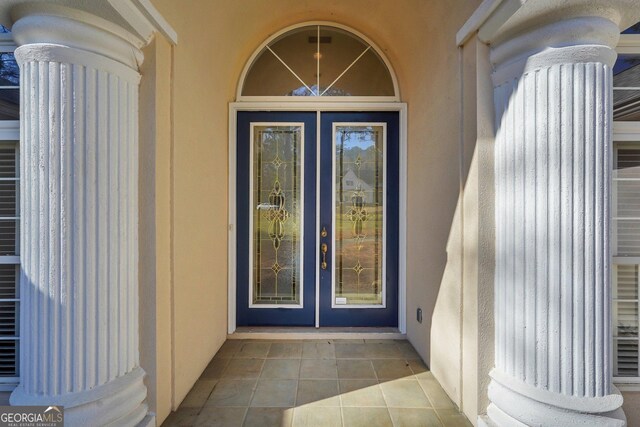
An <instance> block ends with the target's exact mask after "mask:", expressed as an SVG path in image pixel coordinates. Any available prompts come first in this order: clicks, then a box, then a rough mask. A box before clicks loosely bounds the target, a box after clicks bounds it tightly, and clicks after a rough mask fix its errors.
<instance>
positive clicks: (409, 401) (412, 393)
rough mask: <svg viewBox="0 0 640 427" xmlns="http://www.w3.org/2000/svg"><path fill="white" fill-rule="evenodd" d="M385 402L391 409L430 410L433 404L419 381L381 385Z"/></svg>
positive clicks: (390, 382) (400, 381) (399, 381)
mask: <svg viewBox="0 0 640 427" xmlns="http://www.w3.org/2000/svg"><path fill="white" fill-rule="evenodd" d="M380 387H381V388H382V394H383V395H384V400H385V401H386V402H387V406H388V407H390V408H430V407H431V403H430V402H429V400H428V399H427V396H426V395H425V394H424V392H423V391H422V388H421V387H420V384H418V380H393V381H388V382H383V383H380Z"/></svg>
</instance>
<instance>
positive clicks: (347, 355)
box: [336, 342, 368, 359]
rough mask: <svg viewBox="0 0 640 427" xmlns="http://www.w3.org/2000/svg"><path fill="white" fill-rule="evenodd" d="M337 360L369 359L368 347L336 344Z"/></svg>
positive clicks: (353, 344) (354, 344)
mask: <svg viewBox="0 0 640 427" xmlns="http://www.w3.org/2000/svg"><path fill="white" fill-rule="evenodd" d="M336 358H337V359H367V358H368V356H367V345H366V344H364V343H362V344H359V343H358V344H356V343H340V342H336Z"/></svg>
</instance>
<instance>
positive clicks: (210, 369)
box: [200, 358, 231, 379]
mask: <svg viewBox="0 0 640 427" xmlns="http://www.w3.org/2000/svg"><path fill="white" fill-rule="evenodd" d="M230 360H231V359H227V358H224V359H216V358H214V359H212V360H211V362H209V365H208V366H207V367H206V368H205V370H204V372H203V373H202V375H201V376H200V379H218V378H222V374H223V373H224V370H225V369H226V368H227V365H228V364H229V361H230Z"/></svg>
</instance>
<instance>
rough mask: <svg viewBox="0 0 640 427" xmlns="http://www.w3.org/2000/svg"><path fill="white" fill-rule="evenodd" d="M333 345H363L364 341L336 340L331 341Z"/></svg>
mask: <svg viewBox="0 0 640 427" xmlns="http://www.w3.org/2000/svg"><path fill="white" fill-rule="evenodd" d="M333 343H334V344H364V339H360V338H358V339H337V340H333Z"/></svg>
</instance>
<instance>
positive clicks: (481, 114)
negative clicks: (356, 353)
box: [431, 39, 494, 424]
mask: <svg viewBox="0 0 640 427" xmlns="http://www.w3.org/2000/svg"><path fill="white" fill-rule="evenodd" d="M459 54H460V58H459V60H460V62H459V66H460V67H461V73H462V79H461V80H460V81H459V82H458V84H459V85H460V87H459V90H458V97H459V100H460V103H459V108H463V112H462V116H463V117H462V121H461V124H462V131H463V134H462V135H459V136H458V138H459V140H458V144H459V152H460V153H461V155H460V156H459V158H458V159H459V163H458V165H457V170H458V173H459V185H460V187H459V201H458V205H457V207H456V214H455V216H454V222H453V224H452V226H451V228H450V231H449V232H450V235H449V241H448V245H447V255H448V257H447V259H448V261H447V264H446V267H445V274H444V276H443V279H442V282H441V284H440V290H439V294H438V298H437V300H436V307H435V311H434V315H433V323H432V327H431V346H432V352H431V370H432V371H433V373H434V375H435V376H436V378H438V380H439V381H440V383H441V384H442V386H443V388H444V389H445V390H446V391H447V393H448V394H449V396H450V397H451V399H452V400H453V401H454V402H455V403H456V404H457V405H458V406H459V408H460V409H461V410H462V411H463V412H464V413H465V414H466V415H467V417H468V418H469V420H471V422H473V423H474V424H475V423H476V422H477V415H478V414H479V413H483V412H484V410H485V409H486V407H487V404H488V401H487V385H488V379H489V377H488V373H489V370H490V369H491V367H492V366H493V263H494V259H493V240H494V236H493V228H494V226H493V197H494V196H493V138H494V126H493V123H494V120H493V116H494V115H493V94H492V91H491V88H492V83H491V66H490V64H489V61H488V58H489V56H488V48H487V46H486V45H484V44H482V43H480V42H478V41H477V40H476V39H471V40H470V41H469V42H468V43H467V44H466V45H465V46H464V47H463V48H462V49H461V50H460V51H459ZM460 94H462V95H460Z"/></svg>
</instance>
